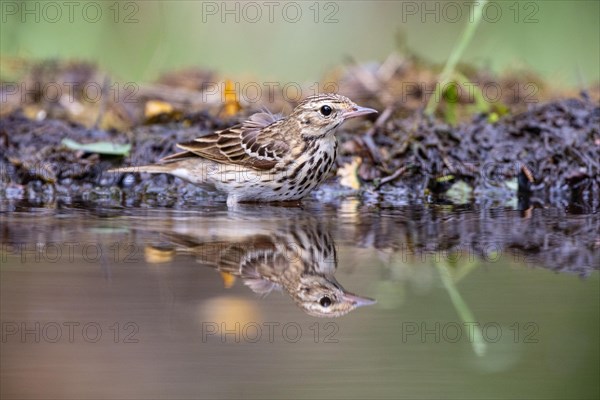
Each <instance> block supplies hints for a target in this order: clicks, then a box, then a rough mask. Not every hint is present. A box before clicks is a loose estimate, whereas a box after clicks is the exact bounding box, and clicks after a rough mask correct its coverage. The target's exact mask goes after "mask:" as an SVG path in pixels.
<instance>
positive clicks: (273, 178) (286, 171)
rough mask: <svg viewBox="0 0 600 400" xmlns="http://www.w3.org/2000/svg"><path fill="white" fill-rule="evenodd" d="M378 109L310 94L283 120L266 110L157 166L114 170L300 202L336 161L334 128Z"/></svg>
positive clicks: (233, 197) (247, 196)
mask: <svg viewBox="0 0 600 400" xmlns="http://www.w3.org/2000/svg"><path fill="white" fill-rule="evenodd" d="M375 112H377V111H375V110H373V109H370V108H364V107H359V106H357V105H356V104H355V103H353V102H352V101H351V100H350V99H348V98H346V97H344V96H340V95H336V94H322V95H317V96H312V97H309V98H307V99H305V100H304V101H303V102H301V103H300V104H299V105H298V106H297V107H296V108H295V109H294V110H293V112H292V113H291V114H290V115H289V116H288V117H286V118H282V117H280V116H278V115H273V114H270V113H267V112H260V113H257V114H254V115H252V116H251V117H250V118H249V119H248V120H246V121H244V122H243V123H241V124H239V125H235V126H233V127H231V128H228V129H225V130H222V131H218V132H215V133H213V134H210V135H208V136H203V137H200V138H197V139H195V140H193V141H191V142H187V143H182V144H178V147H179V148H181V149H182V150H183V151H182V152H180V153H177V154H173V155H171V156H168V157H166V158H164V159H162V160H161V161H160V163H159V164H156V165H148V166H142V167H127V168H119V169H115V170H112V171H113V172H151V173H169V174H172V175H175V176H177V177H180V178H182V179H186V180H188V181H190V182H192V183H195V184H198V185H203V186H212V187H214V188H216V189H217V190H219V191H222V192H225V193H227V194H228V197H227V204H228V205H233V204H235V203H237V202H240V201H287V200H299V199H302V198H303V197H304V196H306V195H307V194H308V193H310V191H311V190H313V189H314V188H315V187H316V186H317V185H318V184H320V183H321V182H322V181H323V180H324V179H325V178H326V177H327V174H328V173H329V171H330V169H331V167H332V166H333V163H334V161H335V157H336V152H337V140H336V138H335V135H334V132H335V129H336V128H337V127H338V126H339V125H341V124H342V123H343V122H344V121H345V120H347V119H349V118H354V117H359V116H362V115H366V114H370V113H375Z"/></svg>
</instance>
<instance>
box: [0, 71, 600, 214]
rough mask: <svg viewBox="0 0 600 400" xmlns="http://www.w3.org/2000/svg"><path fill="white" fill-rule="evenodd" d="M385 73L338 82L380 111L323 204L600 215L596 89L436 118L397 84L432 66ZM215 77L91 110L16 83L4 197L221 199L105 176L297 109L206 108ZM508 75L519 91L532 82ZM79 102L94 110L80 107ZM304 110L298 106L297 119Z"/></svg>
mask: <svg viewBox="0 0 600 400" xmlns="http://www.w3.org/2000/svg"><path fill="white" fill-rule="evenodd" d="M386 63H387V64H389V63H390V61H389V60H388V61H386ZM386 63H384V64H383V65H381V66H380V67H379V69H378V70H376V71H375V72H373V71H371V70H370V69H362V70H361V71H360V72H356V71H355V69H356V67H354V69H352V68H348V69H347V70H346V72H345V73H344V74H343V75H342V76H341V77H338V78H336V79H337V85H338V86H337V88H338V89H339V92H340V93H342V94H346V95H348V96H350V97H351V98H353V99H355V100H356V101H357V102H358V103H360V104H361V105H366V106H372V107H376V108H377V109H379V110H380V114H379V116H378V117H377V118H374V119H372V120H368V121H362V122H359V123H355V124H346V125H348V126H346V125H343V126H342V127H341V128H340V131H339V138H340V140H341V146H340V154H339V157H338V160H337V167H338V173H337V174H332V176H331V177H330V179H329V180H328V182H327V183H326V184H325V185H323V186H322V187H321V188H320V189H319V190H317V191H316V192H315V193H314V194H313V196H316V197H318V198H320V199H325V200H331V201H335V199H340V198H343V197H347V196H349V195H351V196H359V197H361V198H362V199H363V200H364V201H365V202H367V203H373V202H375V203H377V202H384V203H390V204H392V205H399V204H410V203H427V202H438V203H440V202H441V203H454V204H464V203H473V202H474V203H479V204H483V205H512V204H515V203H516V202H520V203H521V204H522V205H524V206H525V208H526V207H527V206H528V205H538V206H544V205H554V206H561V207H564V206H571V207H576V208H581V209H584V210H588V211H590V210H591V211H594V210H597V209H598V207H599V206H600V106H599V103H598V100H597V99H596V98H595V96H590V94H589V93H588V92H585V91H584V92H582V93H581V94H579V95H576V96H573V97H570V98H564V96H556V97H554V98H553V94H551V92H549V91H545V92H541V93H542V94H543V96H541V98H542V101H539V102H537V103H530V102H528V101H527V99H526V98H519V97H516V98H515V97H514V96H513V97H512V98H511V99H505V101H504V103H501V104H502V107H500V108H501V110H500V108H499V106H498V104H496V105H494V106H493V107H484V108H485V110H484V109H482V108H480V109H479V110H475V111H472V107H473V103H474V101H471V102H470V103H469V101H468V100H465V99H462V98H459V99H458V101H457V103H456V104H458V106H457V105H456V104H451V103H450V102H446V103H444V102H443V101H442V104H440V107H439V109H438V112H437V114H435V115H433V116H426V115H425V114H424V112H423V109H424V105H425V103H426V97H425V95H424V94H423V93H422V92H419V91H413V92H411V93H410V95H408V96H402V97H401V96H400V95H399V92H397V91H394V89H393V88H394V85H393V83H394V82H396V83H397V82H398V81H402V80H403V79H415V78H416V76H417V75H418V76H419V77H420V78H421V79H426V80H427V79H429V80H431V79H435V75H433V74H432V73H429V74H428V75H427V78H423V72H422V71H423V70H426V69H425V68H426V67H423V66H421V65H417V64H415V63H413V64H410V65H411V66H410V68H408V67H405V66H404V65H405V64H406V63H407V61H406V60H403V63H404V64H403V63H398V64H397V65H396V64H394V68H392V73H388V74H387V77H386V78H385V79H387V83H388V85H387V88H384V86H385V85H382V84H381V82H382V80H383V78H382V77H381V76H379V75H381V70H382V69H384V67H385V68H387V69H389V65H386ZM417 71H419V72H418V73H417ZM365 73H370V74H371V75H373V76H372V77H374V78H377V79H378V80H377V82H379V83H380V85H379V86H376V87H374V88H370V89H368V90H367V89H365V87H364V85H363V86H361V82H363V81H364V76H363V75H364V74H365ZM471 73H472V76H470V78H471V79H479V81H482V80H481V79H482V73H481V72H477V71H474V72H471ZM377 74H379V75H377ZM485 76H486V77H487V80H488V81H489V80H491V79H492V78H490V77H489V76H487V75H485ZM167 78H168V79H167ZM175 78H178V79H175ZM21 79H22V83H23V84H25V85H29V86H24V87H40V88H43V87H44V84H46V85H47V84H48V82H59V83H61V82H62V83H63V84H64V82H73V81H76V82H79V83H81V84H82V85H85V84H86V83H89V82H98V81H100V82H109V81H108V79H109V78H107V76H106V75H103V74H101V73H99V72H98V71H97V70H96V69H95V68H94V67H93V66H90V65H87V64H77V63H71V64H66V65H61V64H51V65H48V64H41V65H37V66H34V67H32V68H31V70H30V71H29V72H27V73H26V74H25V75H24V76H23V77H22V78H21ZM206 79H214V76H213V75H211V74H209V73H206V74H202V73H200V72H197V73H195V74H192V73H191V72H190V71H186V72H184V73H181V74H180V75H177V74H170V75H169V76H167V77H166V78H163V79H162V80H160V81H159V82H158V84H157V85H155V86H152V85H148V86H143V87H140V88H138V89H140V90H139V91H136V95H135V101H133V102H115V101H112V100H109V101H106V102H101V103H100V104H97V102H95V103H91V102H89V101H86V99H85V96H84V94H82V93H79V94H78V93H74V94H72V95H71V97H70V99H69V100H70V101H69V102H68V103H66V102H64V101H61V99H54V101H49V100H48V99H47V96H44V95H43V92H42V89H40V93H38V94H37V95H36V94H35V93H33V94H32V93H29V95H27V96H25V97H23V96H22V93H16V94H14V93H13V92H14V90H13V89H14V86H10V85H8V84H7V83H6V82H4V83H3V86H2V96H3V98H4V99H5V100H7V101H6V102H5V104H4V105H5V107H3V108H4V110H3V111H2V113H1V114H0V172H1V174H0V198H1V199H5V200H9V201H20V200H27V201H29V202H31V203H33V204H44V205H51V204H55V203H56V202H64V203H67V204H68V203H70V202H72V201H85V202H91V203H99V204H104V205H106V204H112V205H115V206H121V205H125V206H140V205H161V206H178V205H184V204H200V203H202V202H204V201H206V200H207V198H208V199H219V200H220V199H222V197H219V196H218V195H216V197H215V195H214V194H209V193H206V192H205V191H203V190H202V189H201V188H197V187H195V186H193V185H190V184H188V183H186V182H183V181H181V180H179V179H176V178H172V177H169V176H164V175H158V176H152V175H148V174H141V175H140V174H137V175H133V174H124V175H123V174H121V175H118V174H116V175H115V174H109V173H106V170H107V169H109V168H111V167H115V166H121V165H142V164H148V163H154V162H156V161H157V160H159V159H160V158H162V157H164V156H166V155H168V154H171V153H173V152H174V151H175V144H176V143H177V142H181V141H186V140H190V139H193V138H195V137H198V136H201V135H203V134H207V133H209V132H212V131H214V130H216V129H223V128H225V127H227V126H230V125H232V124H234V123H237V122H239V121H242V120H243V119H244V118H246V117H247V116H248V115H250V114H251V113H252V112H254V111H256V110H258V109H260V107H267V108H270V109H272V110H274V111H279V109H280V108H277V107H280V105H281V104H282V102H283V103H285V101H283V100H282V97H281V94H279V95H274V97H273V98H272V99H271V100H273V101H272V102H264V103H261V104H244V103H243V102H237V101H236V100H234V103H235V104H234V106H235V107H234V110H235V112H231V111H227V110H228V104H227V102H230V100H229V99H228V97H227V95H225V106H223V102H220V101H217V102H215V101H204V102H203V101H199V100H198V96H199V93H200V91H201V89H198V88H202V82H204V80H206ZM497 79H498V80H499V82H501V83H502V85H508V84H509V82H510V81H518V79H521V80H522V79H523V78H522V77H521V78H514V77H512V76H511V77H510V78H506V77H504V78H497ZM483 81H485V80H483ZM520 83H522V82H520ZM36 84H39V86H35V85H36ZM359 86H360V87H359ZM19 87H23V86H19ZM540 87H543V86H540ZM182 88H184V89H182ZM182 90H183V91H182ZM592 93H594V91H593V90H592ZM403 94H406V93H403ZM264 97H265V98H267V97H270V96H264ZM19 99H21V100H23V99H25V101H19ZM63 100H64V99H63ZM509 100H510V101H509ZM151 101H160V102H161V103H160V104H163V105H164V104H167V105H168V106H169V108H168V110H166V111H165V112H162V113H158V114H155V113H153V114H152V115H150V114H149V113H148V111H147V108H146V109H144V106H146V107H147V105H148V103H149V102H151ZM74 104H75V105H77V106H81V107H80V108H81V109H82V110H83V112H82V111H79V112H75V111H73V109H74ZM229 105H231V104H229ZM293 105H294V102H291V103H290V102H288V104H287V106H288V109H289V108H291V107H293ZM456 107H458V108H457V110H458V112H454V111H453V115H454V114H458V115H459V116H460V118H459V119H458V120H456V121H450V118H448V115H447V113H446V111H447V110H448V109H449V108H452V109H454V108H456ZM467 107H471V108H467ZM75 108H76V107H75ZM466 110H471V111H469V112H467V111H466ZM455 111H456V110H455ZM451 122H452V123H451ZM65 138H68V139H72V140H74V141H76V142H79V143H95V142H99V141H109V142H112V143H118V144H131V145H132V148H131V152H130V153H129V154H127V155H124V156H115V155H102V154H98V153H88V152H85V151H81V150H72V149H70V148H68V147H66V146H65V145H63V139H65ZM342 169H344V170H345V172H342V171H341V170H342ZM344 174H346V175H347V174H351V175H355V177H356V179H355V180H354V181H355V182H356V183H355V184H354V185H350V186H353V187H347V186H344V185H342V184H341V183H340V182H341V179H340V176H341V175H344Z"/></svg>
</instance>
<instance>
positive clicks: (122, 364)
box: [0, 200, 600, 399]
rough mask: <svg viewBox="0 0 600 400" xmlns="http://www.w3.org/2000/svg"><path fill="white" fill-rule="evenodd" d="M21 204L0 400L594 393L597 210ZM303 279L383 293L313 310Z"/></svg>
mask: <svg viewBox="0 0 600 400" xmlns="http://www.w3.org/2000/svg"><path fill="white" fill-rule="evenodd" d="M11 209H14V210H15V211H13V212H10V213H4V214H0V218H1V221H2V228H1V230H0V238H1V242H2V247H1V250H2V251H1V252H0V257H1V258H0V261H1V265H2V266H1V269H0V273H1V279H0V284H1V303H0V304H1V306H0V307H1V310H0V311H1V320H2V342H1V347H2V348H1V358H0V360H1V366H0V367H1V376H2V378H1V383H2V384H1V389H0V390H1V392H0V395H1V397H2V398H3V399H8V398H77V399H81V398H109V397H113V398H217V397H219V398H241V397H245V398H261V399H264V398H325V397H326V398H344V399H348V398H428V399H429V398H460V399H465V398H478V399H481V398H508V397H512V398H515V397H516V398H593V397H597V396H598V393H599V383H598V379H597V377H598V375H599V373H600V371H599V351H600V348H599V344H598V337H600V327H599V312H600V306H599V304H600V301H599V300H600V298H599V296H600V295H599V293H600V290H599V276H598V275H599V274H598V270H597V265H599V264H600V255H599V253H600V251H599V248H600V233H599V232H600V221H599V218H598V216H597V215H586V214H570V213H568V212H565V211H563V210H556V209H528V210H508V209H491V210H490V209H476V208H469V207H465V208H462V209H457V208H450V207H444V206H414V207H404V208H394V209H385V208H374V207H368V206H362V205H360V203H358V202H357V201H354V200H347V201H344V202H343V203H341V204H340V205H339V206H335V207H333V206H320V205H317V204H315V203H310V202H309V203H306V204H304V205H303V207H302V208H290V207H288V208H285V207H261V206H242V207H240V208H239V209H236V210H233V211H231V210H230V211H228V210H227V209H225V208H224V207H222V206H220V205H218V206H213V207H203V208H198V209H195V210H166V209H165V210H161V209H138V210H132V209H126V210H121V209H94V210H93V211H89V210H88V211H83V210H82V209H78V208H63V209H59V210H55V209H42V208H27V207H21V208H19V207H17V208H11ZM273 252H275V253H277V254H278V257H271V258H269V256H267V254H272V253H273ZM242 264H243V265H242ZM240 265H242V266H241V267H240ZM235 266H237V267H239V268H238V270H237V272H236V270H235ZM290 271H291V272H290ZM267 275H268V276H267ZM334 275H335V276H334ZM298 276H302V277H304V278H306V279H305V280H306V281H308V283H305V286H306V285H307V286H311V285H314V287H311V288H310V290H309V291H312V290H315V291H316V290H320V289H318V288H320V287H321V286H323V285H325V286H327V284H329V283H331V284H332V285H333V286H334V287H335V288H336V290H342V289H341V287H343V288H344V290H345V291H346V292H352V293H354V294H356V295H357V296H361V297H369V298H374V299H376V300H377V303H376V304H374V305H365V306H362V307H358V308H355V309H352V310H350V311H349V312H348V313H347V314H345V315H343V316H339V317H337V318H333V317H329V318H327V317H326V318H318V317H316V316H313V315H311V314H309V313H307V312H306V308H303V307H302V305H298V304H297V301H294V298H296V299H298V296H299V293H296V292H295V290H294V289H293V288H291V287H282V288H280V290H278V288H277V286H285V285H283V284H282V282H289V281H294V280H295V279H296V278H297V277H298ZM315 276H318V277H320V278H319V279H321V280H320V281H319V282H317V283H318V284H317V283H314V284H313V281H315V280H317V278H315ZM323 282H325V283H323ZM336 282H337V283H336ZM288 286H289V285H288ZM269 291H270V293H266V292H269ZM256 292H260V293H256ZM338 294H339V293H338ZM332 300H335V299H332ZM329 307H333V306H329Z"/></svg>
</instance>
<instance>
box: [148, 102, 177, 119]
mask: <svg viewBox="0 0 600 400" xmlns="http://www.w3.org/2000/svg"><path fill="white" fill-rule="evenodd" d="M173 111H174V109H173V106H172V105H171V104H169V103H166V102H164V101H159V100H149V101H148V102H146V107H145V109H144V115H145V116H146V118H148V119H149V118H152V117H156V116H157V115H161V114H171V113H172V112H173Z"/></svg>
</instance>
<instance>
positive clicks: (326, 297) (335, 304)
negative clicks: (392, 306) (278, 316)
mask: <svg viewBox="0 0 600 400" xmlns="http://www.w3.org/2000/svg"><path fill="white" fill-rule="evenodd" d="M294 292H295V293H290V294H291V295H292V297H293V298H294V301H295V302H296V303H297V304H298V305H299V306H300V308H302V309H303V310H304V311H305V312H306V313H307V314H309V315H312V316H314V317H325V318H328V317H339V316H342V315H344V314H347V313H349V312H350V311H352V310H354V309H355V308H357V307H361V306H368V305H371V304H375V303H376V300H373V299H369V298H367V297H360V296H357V295H355V294H352V293H349V292H347V291H346V290H344V288H343V287H341V286H340V284H339V283H337V282H336V280H335V279H334V278H333V277H332V276H331V277H326V276H322V275H308V276H303V277H302V278H301V279H300V282H299V286H298V288H297V290H295V291H294Z"/></svg>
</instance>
